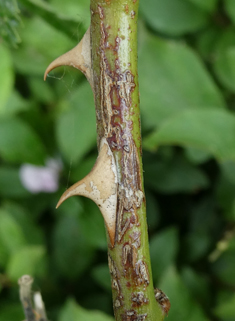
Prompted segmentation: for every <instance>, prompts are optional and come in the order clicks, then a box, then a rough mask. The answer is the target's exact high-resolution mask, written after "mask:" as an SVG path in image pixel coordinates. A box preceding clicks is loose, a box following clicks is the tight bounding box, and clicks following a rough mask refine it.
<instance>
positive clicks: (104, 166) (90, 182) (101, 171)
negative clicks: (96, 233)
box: [56, 138, 117, 246]
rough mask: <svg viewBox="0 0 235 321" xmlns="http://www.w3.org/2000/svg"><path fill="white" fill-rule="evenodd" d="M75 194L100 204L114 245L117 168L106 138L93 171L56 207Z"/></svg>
mask: <svg viewBox="0 0 235 321" xmlns="http://www.w3.org/2000/svg"><path fill="white" fill-rule="evenodd" d="M74 195H81V196H85V197H87V198H90V199H91V200H93V201H94V202H95V203H96V204H97V205H98V207H99V208H100V211H101V213H102V215H103V217H104V221H105V225H106V227H107V230H108V234H109V237H110V241H111V244H112V246H114V240H115V230H116V209H117V170H116V164H115V160H114V156H113V153H112V151H111V149H110V147H109V145H108V143H107V140H106V139H105V138H103V139H102V140H101V145H100V152H99V156H98V158H97V160H96V163H95V165H94V167H93V169H92V170H91V172H90V173H89V174H88V175H87V176H86V177H84V178H83V179H82V180H81V181H79V182H77V183H76V184H74V185H72V186H71V187H70V188H69V189H67V190H66V191H65V192H64V193H63V195H62V196H61V198H60V200H59V202H58V204H57V206H56V208H58V207H59V206H60V205H61V204H62V203H63V202H64V201H65V200H66V199H68V198H69V197H71V196H74Z"/></svg>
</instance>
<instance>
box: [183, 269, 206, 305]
mask: <svg viewBox="0 0 235 321" xmlns="http://www.w3.org/2000/svg"><path fill="white" fill-rule="evenodd" d="M181 275H182V279H183V281H184V284H185V285H186V286H187V288H188V290H189V291H190V293H191V295H192V296H193V297H194V299H195V300H197V301H198V302H200V303H201V304H203V305H204V306H207V307H208V306H210V303H211V302H210V288H209V285H210V284H209V282H208V279H207V278H206V277H205V276H202V275H200V274H199V273H198V272H197V271H195V270H193V269H192V268H190V267H188V266H187V267H184V268H183V269H182V272H181Z"/></svg>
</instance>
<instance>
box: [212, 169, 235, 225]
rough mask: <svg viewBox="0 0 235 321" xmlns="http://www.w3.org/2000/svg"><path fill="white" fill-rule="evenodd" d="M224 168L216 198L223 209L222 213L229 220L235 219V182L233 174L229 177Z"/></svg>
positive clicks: (219, 178)
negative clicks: (234, 181)
mask: <svg viewBox="0 0 235 321" xmlns="http://www.w3.org/2000/svg"><path fill="white" fill-rule="evenodd" d="M226 176H227V174H225V172H224V170H223V172H222V173H221V175H220V176H219V177H218V182H217V186H216V200H217V202H218V204H219V206H220V207H221V209H222V214H223V216H224V217H226V218H227V220H229V221H235V207H234V206H235V184H234V183H233V182H232V175H231V176H230V177H229V178H227V177H226Z"/></svg>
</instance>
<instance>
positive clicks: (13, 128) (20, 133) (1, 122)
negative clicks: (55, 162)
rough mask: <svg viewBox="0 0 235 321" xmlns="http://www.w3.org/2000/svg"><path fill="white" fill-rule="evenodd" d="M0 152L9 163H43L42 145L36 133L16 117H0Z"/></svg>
mask: <svg viewBox="0 0 235 321" xmlns="http://www.w3.org/2000/svg"><path fill="white" fill-rule="evenodd" d="M0 153H1V157H2V158H3V159H4V160H5V161H8V162H10V163H16V164H19V163H32V164H36V165H41V164H43V161H44V159H45V157H46V154H45V150H44V146H43V145H42V142H41V141H40V138H39V137H38V136H37V134H36V133H35V132H34V131H33V130H32V128H30V127H29V126H28V125H27V124H26V123H24V122H23V121H22V120H20V119H17V118H13V117H12V118H7V119H0Z"/></svg>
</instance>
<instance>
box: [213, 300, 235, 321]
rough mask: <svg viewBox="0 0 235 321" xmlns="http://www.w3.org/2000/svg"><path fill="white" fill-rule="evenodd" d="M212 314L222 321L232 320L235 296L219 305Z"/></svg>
mask: <svg viewBox="0 0 235 321" xmlns="http://www.w3.org/2000/svg"><path fill="white" fill-rule="evenodd" d="M214 314H215V315H216V316H217V317H218V318H221V319H223V320H225V319H226V320H231V321H232V320H233V319H234V316H235V295H233V296H232V297H231V298H229V299H228V300H226V301H225V302H223V303H220V304H219V305H218V306H217V307H216V308H215V309H214Z"/></svg>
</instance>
